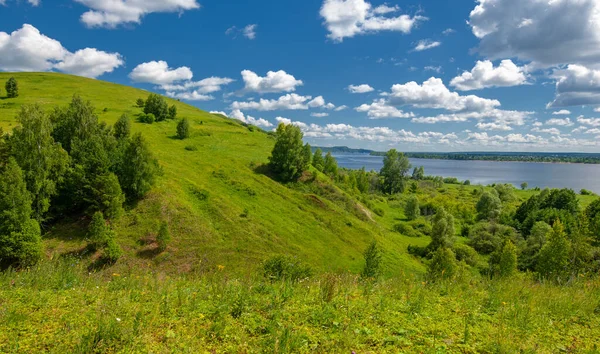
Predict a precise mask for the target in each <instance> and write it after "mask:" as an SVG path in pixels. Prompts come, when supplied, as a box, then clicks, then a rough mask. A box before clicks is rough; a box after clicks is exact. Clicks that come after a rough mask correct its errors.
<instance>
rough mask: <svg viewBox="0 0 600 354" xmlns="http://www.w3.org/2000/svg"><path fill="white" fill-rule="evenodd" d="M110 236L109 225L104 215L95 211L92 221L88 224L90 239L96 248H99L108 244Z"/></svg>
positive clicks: (88, 236)
mask: <svg viewBox="0 0 600 354" xmlns="http://www.w3.org/2000/svg"><path fill="white" fill-rule="evenodd" d="M108 236H109V235H108V226H107V225H106V221H105V220H104V215H103V214H102V212H100V211H98V212H96V213H94V216H92V221H91V222H90V224H89V226H88V234H87V238H88V241H89V242H90V245H91V246H92V247H93V248H94V249H95V250H98V249H101V248H103V247H104V246H105V245H106V244H107V242H108Z"/></svg>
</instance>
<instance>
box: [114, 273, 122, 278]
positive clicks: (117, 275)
mask: <svg viewBox="0 0 600 354" xmlns="http://www.w3.org/2000/svg"><path fill="white" fill-rule="evenodd" d="M112 276H113V277H120V276H121V274H118V273H113V275H112Z"/></svg>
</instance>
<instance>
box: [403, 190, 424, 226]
mask: <svg viewBox="0 0 600 354" xmlns="http://www.w3.org/2000/svg"><path fill="white" fill-rule="evenodd" d="M404 215H406V217H407V218H408V220H415V219H416V218H418V217H419V216H420V215H421V208H420V207H419V198H417V197H416V196H414V195H413V196H411V197H410V198H409V199H408V202H406V206H405V208H404Z"/></svg>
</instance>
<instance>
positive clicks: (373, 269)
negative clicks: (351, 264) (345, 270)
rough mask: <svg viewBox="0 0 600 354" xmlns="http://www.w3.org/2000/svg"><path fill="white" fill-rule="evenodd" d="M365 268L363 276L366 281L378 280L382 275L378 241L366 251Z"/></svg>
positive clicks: (372, 243)
mask: <svg viewBox="0 0 600 354" xmlns="http://www.w3.org/2000/svg"><path fill="white" fill-rule="evenodd" d="M364 257H365V266H364V268H363V271H362V273H361V276H362V277H363V278H365V279H377V278H378V277H379V275H380V274H381V251H380V250H379V247H378V246H377V241H373V242H371V244H370V245H369V247H367V249H366V250H365V253H364Z"/></svg>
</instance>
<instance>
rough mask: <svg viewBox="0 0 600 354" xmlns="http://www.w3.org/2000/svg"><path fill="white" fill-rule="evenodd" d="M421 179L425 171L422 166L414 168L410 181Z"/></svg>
mask: <svg viewBox="0 0 600 354" xmlns="http://www.w3.org/2000/svg"><path fill="white" fill-rule="evenodd" d="M423 178H425V169H424V168H423V166H421V167H415V169H414V170H413V173H412V179H414V180H417V181H420V180H422V179H423Z"/></svg>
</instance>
